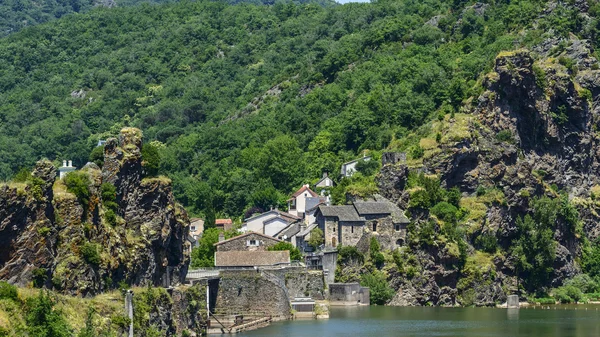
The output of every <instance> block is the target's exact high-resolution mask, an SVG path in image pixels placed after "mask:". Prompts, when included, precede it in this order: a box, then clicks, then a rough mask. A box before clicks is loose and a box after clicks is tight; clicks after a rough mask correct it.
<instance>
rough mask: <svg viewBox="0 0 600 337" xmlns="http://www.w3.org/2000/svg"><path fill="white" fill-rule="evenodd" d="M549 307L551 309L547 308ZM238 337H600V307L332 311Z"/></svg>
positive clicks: (354, 308)
mask: <svg viewBox="0 0 600 337" xmlns="http://www.w3.org/2000/svg"><path fill="white" fill-rule="evenodd" d="M548 308H549V309H548ZM238 336H290V337H292V336H302V337H320V336H357V337H358V336H375V337H385V336H486V337H500V336H502V337H505V336H561V337H583V336H585V337H592V336H597V337H600V306H598V305H569V306H550V307H547V306H544V309H542V308H541V307H540V306H538V307H536V308H535V309H534V308H527V309H524V308H521V309H497V308H438V307H383V306H372V307H344V308H339V307H338V308H332V309H331V315H330V319H329V320H295V321H284V322H276V323H273V324H272V325H271V326H269V327H266V328H262V329H259V330H255V331H248V332H245V333H242V334H239V335H238Z"/></svg>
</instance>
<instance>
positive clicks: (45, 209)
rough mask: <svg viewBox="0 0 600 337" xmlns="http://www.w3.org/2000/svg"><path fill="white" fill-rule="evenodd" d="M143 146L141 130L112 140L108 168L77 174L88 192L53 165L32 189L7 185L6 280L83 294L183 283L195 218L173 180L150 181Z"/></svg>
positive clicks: (0, 191)
mask: <svg viewBox="0 0 600 337" xmlns="http://www.w3.org/2000/svg"><path fill="white" fill-rule="evenodd" d="M141 146H142V134H141V131H140V130H137V129H133V128H128V129H124V130H123V131H122V132H121V134H120V136H119V139H118V140H117V139H109V140H108V141H107V145H106V147H105V155H104V157H105V162H104V166H103V168H102V169H100V168H98V166H96V165H95V164H88V165H86V166H85V167H84V168H82V169H81V170H80V171H78V172H76V174H77V175H80V176H81V177H82V179H83V181H84V186H83V187H84V188H83V190H84V192H81V186H80V188H79V190H77V189H72V188H71V187H68V186H67V184H66V183H65V181H64V180H56V168H55V167H54V166H53V165H52V163H51V162H49V161H47V160H43V161H40V162H39V163H38V164H37V166H36V168H35V170H34V171H33V172H32V176H31V178H30V179H29V180H28V181H27V182H26V183H23V184H8V185H3V186H0V219H1V220H0V245H1V246H2V249H1V250H0V279H6V280H9V282H11V283H14V284H17V285H20V286H25V285H27V284H29V283H30V282H33V283H35V284H36V285H38V286H41V285H43V286H45V287H48V288H54V289H55V290H58V291H61V292H64V293H69V294H79V295H91V294H95V293H98V292H100V291H103V290H106V289H111V288H114V287H116V286H117V285H118V284H119V283H120V282H126V283H127V284H130V285H156V286H168V285H172V284H178V283H180V282H182V281H183V280H184V279H185V274H186V273H187V266H188V264H189V254H188V252H189V247H187V245H188V243H187V242H186V238H187V235H188V230H189V229H188V225H189V219H188V217H187V214H186V212H185V211H184V209H183V208H182V207H181V206H180V205H178V204H177V203H176V202H175V200H174V198H173V193H172V189H171V183H170V181H169V180H168V179H167V178H164V177H156V178H144V177H143V161H142V157H141ZM107 187H108V188H107ZM111 190H112V191H116V192H114V195H112V196H111V195H110V194H111V192H110V191H111ZM72 191H73V192H72ZM107 191H109V192H107ZM74 193H78V195H75V194H74ZM107 193H108V194H109V195H105V194H107Z"/></svg>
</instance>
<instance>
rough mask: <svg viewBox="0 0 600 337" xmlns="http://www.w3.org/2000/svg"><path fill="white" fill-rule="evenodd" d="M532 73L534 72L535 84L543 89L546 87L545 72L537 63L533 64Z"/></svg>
mask: <svg viewBox="0 0 600 337" xmlns="http://www.w3.org/2000/svg"><path fill="white" fill-rule="evenodd" d="M533 73H534V74H535V84H537V86H538V87H539V88H540V89H542V90H544V89H545V88H546V72H544V70H543V69H542V68H540V67H539V66H538V65H533Z"/></svg>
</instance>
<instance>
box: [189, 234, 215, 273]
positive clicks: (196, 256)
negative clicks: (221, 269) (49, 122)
mask: <svg viewBox="0 0 600 337" xmlns="http://www.w3.org/2000/svg"><path fill="white" fill-rule="evenodd" d="M219 232H220V231H219V230H218V229H217V228H207V229H204V232H203V233H202V237H201V238H200V240H199V241H198V247H195V248H194V249H192V263H191V267H192V268H201V267H214V266H215V246H214V244H215V243H217V242H219Z"/></svg>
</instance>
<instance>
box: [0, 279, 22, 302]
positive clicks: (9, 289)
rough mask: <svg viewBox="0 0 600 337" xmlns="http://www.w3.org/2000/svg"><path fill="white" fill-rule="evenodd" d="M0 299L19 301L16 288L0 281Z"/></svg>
mask: <svg viewBox="0 0 600 337" xmlns="http://www.w3.org/2000/svg"><path fill="white" fill-rule="evenodd" d="M0 299H7V300H13V301H17V300H18V299H19V292H18V291H17V287H15V286H14V285H12V284H10V283H8V282H5V281H0Z"/></svg>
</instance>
